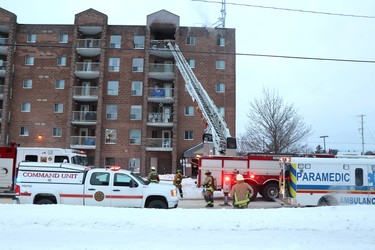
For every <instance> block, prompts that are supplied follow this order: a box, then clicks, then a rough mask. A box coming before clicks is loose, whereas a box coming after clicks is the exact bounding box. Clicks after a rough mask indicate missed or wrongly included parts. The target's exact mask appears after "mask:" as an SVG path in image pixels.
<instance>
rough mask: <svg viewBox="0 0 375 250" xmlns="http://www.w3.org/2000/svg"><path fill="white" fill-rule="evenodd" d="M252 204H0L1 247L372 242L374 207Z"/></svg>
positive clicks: (187, 182) (188, 183)
mask: <svg viewBox="0 0 375 250" xmlns="http://www.w3.org/2000/svg"><path fill="white" fill-rule="evenodd" d="M183 190H184V197H188V198H189V199H202V197H201V196H200V191H201V190H200V189H197V188H195V185H193V182H192V179H184V180H183ZM215 197H216V193H215ZM184 199H185V198H184ZM202 203H203V204H204V202H203V199H202ZM217 203H218V202H216V204H217ZM251 207H252V203H250V208H249V209H241V210H240V209H224V208H223V209H220V208H215V209H205V208H203V207H202V208H192V209H187V208H176V209H169V210H159V209H141V208H111V207H84V206H73V205H72V206H69V205H17V204H0V214H1V215H2V216H0V232H1V238H0V248H1V249H2V250H21V249H22V250H23V249H28V250H34V249H35V250H43V249H54V250H59V249H61V250H62V249H64V250H66V249H74V250H81V249H85V250H99V249H100V250H101V249H103V250H111V249H116V250H117V249H118V250H120V249H121V250H127V249H138V250H143V249H154V250H159V249H160V250H161V249H179V250H185V249H186V250H190V249H197V250H200V249H215V250H221V249H223V250H227V249H233V247H235V248H243V249H249V247H250V248H251V249H267V250H272V249H275V250H276V249H284V250H294V249H304V250H310V249H311V250H315V249H320V250H331V249H340V250H353V249H361V250H367V249H373V248H374V245H375V239H374V232H375V217H374V216H373V214H374V212H375V206H368V205H357V206H340V207H310V208H273V209H272V208H270V209H252V208H251Z"/></svg>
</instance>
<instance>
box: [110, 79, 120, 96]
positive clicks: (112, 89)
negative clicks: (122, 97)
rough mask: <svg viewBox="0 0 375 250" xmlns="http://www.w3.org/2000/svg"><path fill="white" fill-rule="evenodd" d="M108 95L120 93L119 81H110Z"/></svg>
mask: <svg viewBox="0 0 375 250" xmlns="http://www.w3.org/2000/svg"><path fill="white" fill-rule="evenodd" d="M107 95H118V81H108V87H107Z"/></svg>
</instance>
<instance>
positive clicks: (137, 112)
mask: <svg viewBox="0 0 375 250" xmlns="http://www.w3.org/2000/svg"><path fill="white" fill-rule="evenodd" d="M141 119H142V106H140V105H132V106H130V120H141Z"/></svg>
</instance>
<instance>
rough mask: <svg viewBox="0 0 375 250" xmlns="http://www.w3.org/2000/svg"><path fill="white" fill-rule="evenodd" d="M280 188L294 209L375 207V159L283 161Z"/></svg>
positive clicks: (285, 201)
mask: <svg viewBox="0 0 375 250" xmlns="http://www.w3.org/2000/svg"><path fill="white" fill-rule="evenodd" d="M279 185H280V201H281V202H283V203H286V204H287V205H291V206H336V205H375V158H358V159H353V158H305V157H282V158H281V159H280V179H279Z"/></svg>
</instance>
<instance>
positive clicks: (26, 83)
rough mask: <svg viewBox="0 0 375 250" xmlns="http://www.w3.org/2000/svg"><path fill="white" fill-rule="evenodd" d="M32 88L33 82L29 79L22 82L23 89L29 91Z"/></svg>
mask: <svg viewBox="0 0 375 250" xmlns="http://www.w3.org/2000/svg"><path fill="white" fill-rule="evenodd" d="M32 87H33V80H31V79H26V80H23V88H24V89H31V88H32Z"/></svg>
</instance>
